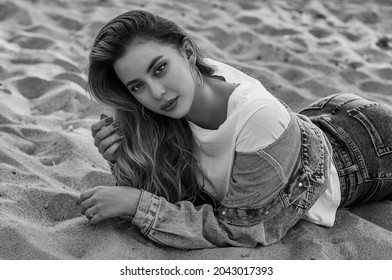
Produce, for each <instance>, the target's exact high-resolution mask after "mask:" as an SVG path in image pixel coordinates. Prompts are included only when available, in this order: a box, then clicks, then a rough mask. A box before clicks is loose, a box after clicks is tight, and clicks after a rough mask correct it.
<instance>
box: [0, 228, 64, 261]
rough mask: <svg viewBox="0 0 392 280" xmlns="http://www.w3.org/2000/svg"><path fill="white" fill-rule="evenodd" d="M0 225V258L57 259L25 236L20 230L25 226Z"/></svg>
mask: <svg viewBox="0 0 392 280" xmlns="http://www.w3.org/2000/svg"><path fill="white" fill-rule="evenodd" d="M14 226H15V225H13V226H12V227H10V226H2V227H1V228H0V244H1V250H0V259H3V260H29V259H30V260H37V259H39V260H49V259H58V258H57V257H55V256H54V255H51V254H49V253H47V252H44V251H42V250H41V249H40V248H38V247H37V246H36V245H34V243H36V242H31V240H30V239H29V238H26V237H25V236H23V235H22V234H21V232H23V231H26V230H27V229H26V228H23V227H22V228H20V227H18V228H14Z"/></svg>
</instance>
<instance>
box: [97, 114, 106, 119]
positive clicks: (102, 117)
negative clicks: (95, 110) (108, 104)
mask: <svg viewBox="0 0 392 280" xmlns="http://www.w3.org/2000/svg"><path fill="white" fill-rule="evenodd" d="M107 117H108V116H106V115H105V114H101V116H100V117H99V119H100V120H103V119H104V118H107Z"/></svg>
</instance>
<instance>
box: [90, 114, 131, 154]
mask: <svg viewBox="0 0 392 280" xmlns="http://www.w3.org/2000/svg"><path fill="white" fill-rule="evenodd" d="M119 127H120V123H119V122H113V118H112V117H108V116H106V115H104V114H102V115H101V120H100V121H98V122H96V123H94V124H93V125H92V126H91V132H92V135H93V137H94V145H95V146H96V147H97V148H98V151H99V153H100V154H101V155H102V156H103V158H104V159H106V160H109V161H116V151H117V148H118V147H119V146H120V141H121V139H122V138H123V136H124V132H123V131H121V130H120V129H119Z"/></svg>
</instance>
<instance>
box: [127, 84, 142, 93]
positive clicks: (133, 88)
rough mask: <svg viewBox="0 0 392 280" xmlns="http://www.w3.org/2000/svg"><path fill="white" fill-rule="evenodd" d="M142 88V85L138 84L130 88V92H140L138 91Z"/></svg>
mask: <svg viewBox="0 0 392 280" xmlns="http://www.w3.org/2000/svg"><path fill="white" fill-rule="evenodd" d="M142 86H143V84H142V83H137V84H135V85H134V86H132V87H131V88H130V90H131V91H133V92H138V91H139V90H140V89H141V87H142Z"/></svg>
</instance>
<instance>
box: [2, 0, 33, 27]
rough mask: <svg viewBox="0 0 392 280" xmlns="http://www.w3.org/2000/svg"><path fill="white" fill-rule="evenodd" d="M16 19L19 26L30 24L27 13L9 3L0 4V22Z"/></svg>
mask: <svg viewBox="0 0 392 280" xmlns="http://www.w3.org/2000/svg"><path fill="white" fill-rule="evenodd" d="M8 19H16V20H17V21H18V23H20V24H21V25H30V24H31V23H32V21H31V17H30V15H29V13H28V12H27V11H26V10H24V9H22V8H21V7H19V6H17V5H16V4H14V3H11V2H8V1H7V2H5V3H0V21H5V20H8Z"/></svg>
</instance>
